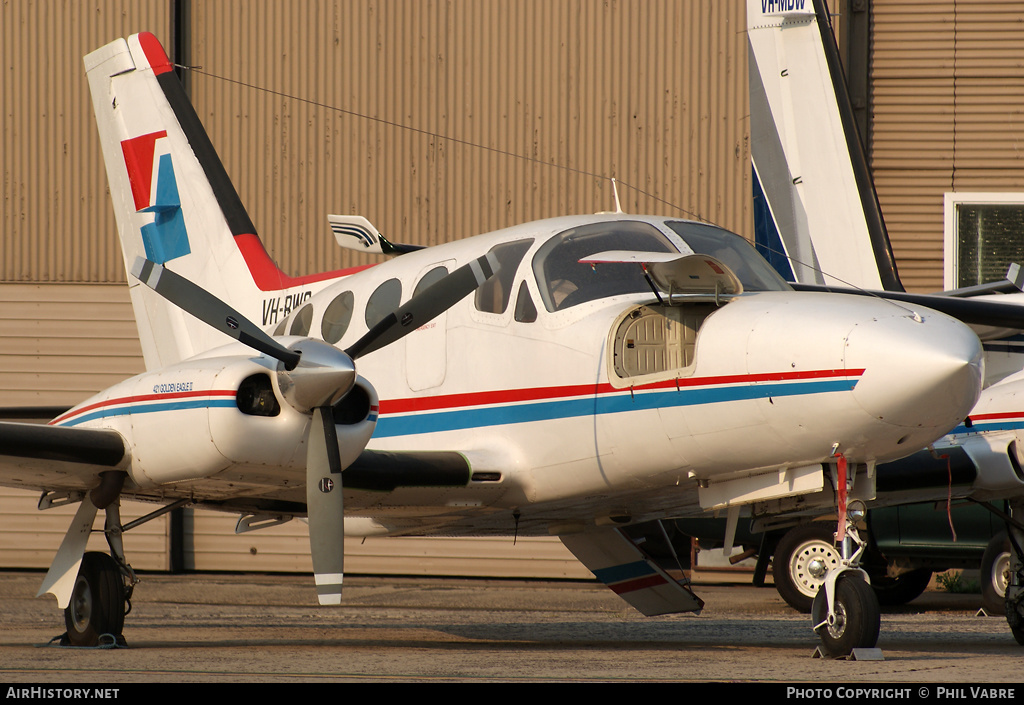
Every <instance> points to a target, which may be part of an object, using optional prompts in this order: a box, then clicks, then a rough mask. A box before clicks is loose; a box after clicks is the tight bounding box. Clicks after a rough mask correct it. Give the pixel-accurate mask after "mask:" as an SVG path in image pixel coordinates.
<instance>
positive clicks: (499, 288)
mask: <svg viewBox="0 0 1024 705" xmlns="http://www.w3.org/2000/svg"><path fill="white" fill-rule="evenodd" d="M531 245H533V239H532V238H531V239H528V240H516V241H515V242H506V243H503V244H501V245H495V246H494V247H492V248H491V254H493V255H494V256H495V257H496V258H497V260H498V264H499V265H500V266H501V270H500V271H499V272H498V273H497V274H495V275H494V276H493V277H491V278H490V279H488V280H487V281H485V282H484V283H483V285H482V286H481V287H480V288H479V289H477V290H476V296H475V297H474V301H475V303H476V309H477V310H478V311H483V312H484V313H505V311H506V309H508V303H509V301H510V300H511V298H512V283H513V280H514V279H515V276H516V270H518V269H519V263H520V262H522V261H523V257H524V256H525V255H526V251H527V250H529V249H530V246H531Z"/></svg>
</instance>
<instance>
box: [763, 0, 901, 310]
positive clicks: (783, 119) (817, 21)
mask: <svg viewBox="0 0 1024 705" xmlns="http://www.w3.org/2000/svg"><path fill="white" fill-rule="evenodd" d="M747 36H748V38H749V42H750V133H751V135H750V137H751V155H752V157H753V162H754V164H753V169H754V191H755V228H756V230H757V241H758V243H759V244H760V245H761V246H762V250H763V249H768V250H771V251H775V252H785V255H786V256H787V257H788V258H789V263H790V266H791V271H788V272H787V271H786V270H785V268H784V266H783V264H784V263H783V262H779V261H778V260H779V259H782V260H785V259H786V258H785V257H782V258H776V259H773V264H776V265H777V268H779V269H780V271H782V272H783V274H784V276H786V277H787V278H788V279H790V281H797V282H800V283H803V284H825V283H830V284H835V283H836V282H835V281H829V282H826V280H825V276H827V275H833V276H835V277H840V278H841V279H842V280H843V281H845V282H847V283H850V284H853V285H856V286H860V287H864V288H870V289H888V290H896V291H903V286H902V284H901V283H900V280H899V274H898V273H897V271H896V261H895V258H894V257H893V254H892V246H891V244H890V242H889V236H888V233H887V232H886V230H885V223H884V221H883V220H882V214H881V210H880V209H879V206H878V197H877V196H876V194H875V189H874V186H873V184H872V182H871V177H870V175H869V173H868V169H867V160H866V159H865V157H864V151H863V149H862V147H861V142H860V137H859V135H858V133H857V128H856V124H855V123H854V119H853V110H852V108H851V106H850V99H849V95H848V94H847V92H846V84H845V82H844V80H843V75H842V67H841V65H840V63H839V51H838V48H837V47H836V44H835V37H834V35H833V34H832V28H831V26H830V22H829V18H828V11H827V8H826V7H825V4H824V1H823V0H747ZM769 259H772V258H769ZM822 272H824V275H823V274H822Z"/></svg>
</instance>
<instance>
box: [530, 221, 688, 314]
mask: <svg viewBox="0 0 1024 705" xmlns="http://www.w3.org/2000/svg"><path fill="white" fill-rule="evenodd" d="M614 250H631V251H635V252H675V251H676V249H675V248H674V247H673V246H672V244H671V243H670V242H669V240H668V238H666V237H665V236H664V235H663V234H662V233H661V232H659V231H658V230H657V228H655V227H654V226H652V225H649V224H647V223H640V222H636V221H622V220H619V221H612V222H607V223H593V224H590V225H584V226H581V227H578V228H573V229H572V230H567V231H565V232H564V233H560V234H558V235H556V236H555V237H553V238H551V239H550V240H548V241H547V242H546V243H544V245H543V246H542V247H541V248H540V249H539V250H537V254H536V255H534V257H533V272H534V274H535V275H536V277H537V287H538V289H539V290H540V295H541V299H542V300H543V301H544V306H545V308H547V310H548V311H561V310H564V309H567V308H569V307H571V306H576V305H577V304H581V303H584V302H586V301H593V300H594V299H601V298H605V297H608V296H617V295H619V294H631V293H635V292H641V291H649V290H650V287H649V285H648V284H647V281H646V280H645V279H644V274H643V270H642V269H641V268H640V266H639V265H637V264H634V263H601V264H599V265H596V266H592V265H589V264H583V263H580V260H581V259H584V258H586V257H588V256H590V255H595V254H598V253H600V252H608V251H614Z"/></svg>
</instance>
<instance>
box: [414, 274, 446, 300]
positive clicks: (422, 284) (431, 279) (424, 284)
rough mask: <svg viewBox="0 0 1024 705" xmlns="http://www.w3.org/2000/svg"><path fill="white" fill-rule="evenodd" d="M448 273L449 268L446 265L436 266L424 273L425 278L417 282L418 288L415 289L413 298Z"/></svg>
mask: <svg viewBox="0 0 1024 705" xmlns="http://www.w3.org/2000/svg"><path fill="white" fill-rule="evenodd" d="M447 274H448V268H447V267H444V266H439V267H434V268H433V269H431V270H430V271H429V272H427V273H426V274H424V275H423V278H422V279H420V280H419V282H418V283H417V284H416V288H415V289H414V290H413V292H412V295H413V298H415V297H416V295H417V294H419V293H420V292H422V291H426V290H427V289H429V288H430V287H432V286H433V285H434V284H437V283H438V282H439V281H441V280H442V279H444V278H445V276H447Z"/></svg>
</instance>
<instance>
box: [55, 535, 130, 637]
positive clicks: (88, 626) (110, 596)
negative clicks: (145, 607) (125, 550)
mask: <svg viewBox="0 0 1024 705" xmlns="http://www.w3.org/2000/svg"><path fill="white" fill-rule="evenodd" d="M124 606H125V590H124V579H123V578H122V577H121V569H120V568H119V567H118V565H117V562H116V561H114V559H113V558H111V557H110V556H108V555H107V554H106V553H99V552H95V551H90V552H89V553H86V554H85V555H84V556H83V557H82V565H81V567H80V568H79V569H78V578H77V579H76V580H75V588H74V591H73V592H72V594H71V602H70V603H69V604H68V606H67V608H66V609H65V610H64V626H65V627H66V628H67V639H68V641H69V642H70V643H71V644H72V645H74V646H96V645H97V644H98V643H99V639H100V636H101V635H103V634H112V635H113V636H114V637H116V638H117V639H118V640H120V638H121V631H122V630H123V629H124Z"/></svg>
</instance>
